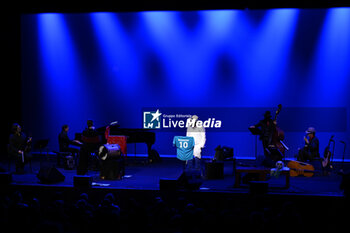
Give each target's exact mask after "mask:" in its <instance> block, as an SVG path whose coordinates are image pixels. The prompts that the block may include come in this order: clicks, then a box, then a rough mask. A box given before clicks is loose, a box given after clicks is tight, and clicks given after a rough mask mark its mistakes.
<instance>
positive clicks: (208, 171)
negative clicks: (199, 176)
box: [205, 161, 224, 180]
mask: <svg viewBox="0 0 350 233" xmlns="http://www.w3.org/2000/svg"><path fill="white" fill-rule="evenodd" d="M205 177H206V178H207V179H209V180H210V179H223V178H224V163H223V162H215V161H213V162H208V163H206V164H205Z"/></svg>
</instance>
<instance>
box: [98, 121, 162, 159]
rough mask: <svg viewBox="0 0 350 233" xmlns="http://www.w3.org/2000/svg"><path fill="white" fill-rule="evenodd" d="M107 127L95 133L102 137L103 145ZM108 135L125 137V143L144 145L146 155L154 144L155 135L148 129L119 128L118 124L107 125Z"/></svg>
mask: <svg viewBox="0 0 350 233" xmlns="http://www.w3.org/2000/svg"><path fill="white" fill-rule="evenodd" d="M107 127H108V126H104V127H101V128H98V129H97V131H98V132H99V134H100V135H102V139H103V143H106V142H107V141H106V139H105V132H106V128H107ZM109 130H110V131H109V135H124V136H127V143H146V145H147V151H148V155H149V154H150V152H151V149H152V146H153V144H154V143H155V142H156V134H155V133H154V132H151V131H150V130H148V129H132V128H120V126H119V125H118V124H115V125H109Z"/></svg>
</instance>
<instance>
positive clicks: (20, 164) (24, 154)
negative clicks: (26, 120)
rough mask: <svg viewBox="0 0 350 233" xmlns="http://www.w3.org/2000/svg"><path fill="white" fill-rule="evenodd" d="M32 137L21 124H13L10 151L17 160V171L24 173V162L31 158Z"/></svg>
mask: <svg viewBox="0 0 350 233" xmlns="http://www.w3.org/2000/svg"><path fill="white" fill-rule="evenodd" d="M31 141H32V138H31V137H27V136H26V135H25V134H24V133H23V132H22V128H21V126H20V125H19V124H17V123H14V124H13V125H12V134H11V135H10V138H9V145H8V152H9V155H10V156H11V157H12V158H14V159H15V161H16V173H18V174H23V173H24V164H25V163H27V162H28V160H29V159H30V158H31V156H30V154H29V153H28V152H29V151H30V146H31Z"/></svg>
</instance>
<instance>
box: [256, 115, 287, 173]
mask: <svg viewBox="0 0 350 233" xmlns="http://www.w3.org/2000/svg"><path fill="white" fill-rule="evenodd" d="M271 118H272V117H271V112H270V111H266V112H265V114H264V119H263V120H261V121H259V123H258V124H256V125H252V126H250V128H257V129H259V132H260V140H261V141H262V145H263V149H264V155H265V159H264V161H263V165H264V166H267V167H273V166H275V163H276V162H277V161H279V160H281V159H282V152H281V151H280V150H279V149H278V148H277V147H276V145H275V144H276V143H275V137H276V135H275V134H276V130H277V122H276V119H274V120H272V119H271Z"/></svg>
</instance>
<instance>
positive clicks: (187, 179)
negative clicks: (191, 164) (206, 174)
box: [177, 170, 203, 190]
mask: <svg viewBox="0 0 350 233" xmlns="http://www.w3.org/2000/svg"><path fill="white" fill-rule="evenodd" d="M177 181H178V185H179V186H180V187H181V188H185V189H190V190H196V189H199V187H200V186H201V185H202V183H203V181H202V177H201V172H200V170H186V171H184V172H182V174H181V176H180V177H179V178H178V179H177Z"/></svg>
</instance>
